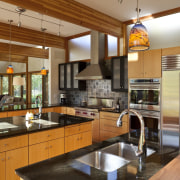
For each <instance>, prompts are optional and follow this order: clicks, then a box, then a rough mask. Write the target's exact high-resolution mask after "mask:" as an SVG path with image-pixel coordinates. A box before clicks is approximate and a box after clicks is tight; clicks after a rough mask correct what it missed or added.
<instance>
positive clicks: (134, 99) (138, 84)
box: [129, 79, 161, 111]
mask: <svg viewBox="0 0 180 180" xmlns="http://www.w3.org/2000/svg"><path fill="white" fill-rule="evenodd" d="M160 84H161V80H160V79H130V81H129V93H130V97H129V108H131V109H145V110H154V111H160Z"/></svg>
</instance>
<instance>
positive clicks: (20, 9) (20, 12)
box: [15, 7, 26, 27]
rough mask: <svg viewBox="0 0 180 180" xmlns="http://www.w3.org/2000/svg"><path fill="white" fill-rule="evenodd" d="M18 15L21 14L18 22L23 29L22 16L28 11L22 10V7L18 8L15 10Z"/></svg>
mask: <svg viewBox="0 0 180 180" xmlns="http://www.w3.org/2000/svg"><path fill="white" fill-rule="evenodd" d="M15 10H16V11H17V12H18V14H19V21H18V27H21V14H22V13H24V12H25V11H26V9H24V8H22V7H17V8H16V9H15Z"/></svg>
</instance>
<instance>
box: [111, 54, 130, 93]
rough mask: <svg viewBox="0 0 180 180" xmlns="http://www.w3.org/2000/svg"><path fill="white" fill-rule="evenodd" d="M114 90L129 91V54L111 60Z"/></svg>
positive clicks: (112, 86)
mask: <svg viewBox="0 0 180 180" xmlns="http://www.w3.org/2000/svg"><path fill="white" fill-rule="evenodd" d="M111 70H112V71H111V72H112V81H111V89H112V91H125V92H126V91H128V62H127V56H118V57H114V58H112V60H111Z"/></svg>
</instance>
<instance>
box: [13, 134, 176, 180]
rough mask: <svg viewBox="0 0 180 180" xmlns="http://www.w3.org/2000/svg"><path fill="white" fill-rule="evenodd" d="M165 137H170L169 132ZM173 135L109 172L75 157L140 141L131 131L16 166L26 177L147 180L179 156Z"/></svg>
mask: <svg viewBox="0 0 180 180" xmlns="http://www.w3.org/2000/svg"><path fill="white" fill-rule="evenodd" d="M166 136H168V134H166ZM169 138H170V139H169ZM172 138H174V137H173V136H169V137H168V138H167V139H168V142H170V144H168V143H167V142H165V143H164V144H162V145H159V144H157V143H155V144H153V143H151V145H149V144H146V147H151V148H152V149H154V150H155V151H156V152H155V153H154V154H152V155H150V156H149V157H146V155H145V154H144V155H142V156H141V157H139V159H137V160H133V161H131V162H130V163H128V164H127V165H125V166H123V167H121V168H119V169H118V170H116V171H113V172H109V173H106V172H103V171H101V170H98V169H96V168H93V167H90V166H88V165H85V164H82V163H80V162H78V161H76V160H75V159H76V158H77V157H80V156H82V155H85V154H87V153H90V152H92V151H95V150H98V149H101V148H102V147H106V146H109V145H111V144H114V143H116V142H127V143H134V144H137V142H138V140H137V139H135V140H134V139H130V138H129V134H125V135H121V136H118V137H114V138H112V139H109V140H106V141H103V142H100V143H97V144H94V145H91V146H88V147H85V148H82V149H79V150H76V151H73V152H69V153H66V154H64V155H61V156H58V157H55V158H52V159H48V160H45V161H42V162H39V163H36V164H33V165H29V166H26V167H23V168H20V169H17V170H16V173H17V174H18V175H19V176H20V177H21V178H23V179H24V180H37V179H38V180H57V179H61V180H70V179H73V180H76V179H77V180H86V179H93V180H115V179H123V180H126V179H127V180H137V179H140V180H145V179H149V178H150V177H151V176H153V175H154V174H155V173H156V172H157V171H159V170H160V169H161V168H162V167H164V166H165V165H166V164H167V163H169V162H170V161H171V160H172V159H173V158H175V157H176V156H177V155H178V152H179V151H178V150H179V149H178V148H177V147H176V146H174V145H173V143H172V142H173V141H174V139H172ZM112 163H114V162H112Z"/></svg>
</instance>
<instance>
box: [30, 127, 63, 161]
mask: <svg viewBox="0 0 180 180" xmlns="http://www.w3.org/2000/svg"><path fill="white" fill-rule="evenodd" d="M63 153H64V128H57V129H52V130H48V131H42V132H37V133H32V134H30V135H29V163H30V164H32V163H36V162H38V161H42V160H45V159H48V158H51V157H54V156H57V155H60V154H63Z"/></svg>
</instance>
